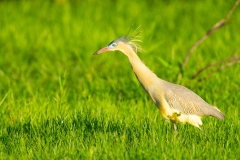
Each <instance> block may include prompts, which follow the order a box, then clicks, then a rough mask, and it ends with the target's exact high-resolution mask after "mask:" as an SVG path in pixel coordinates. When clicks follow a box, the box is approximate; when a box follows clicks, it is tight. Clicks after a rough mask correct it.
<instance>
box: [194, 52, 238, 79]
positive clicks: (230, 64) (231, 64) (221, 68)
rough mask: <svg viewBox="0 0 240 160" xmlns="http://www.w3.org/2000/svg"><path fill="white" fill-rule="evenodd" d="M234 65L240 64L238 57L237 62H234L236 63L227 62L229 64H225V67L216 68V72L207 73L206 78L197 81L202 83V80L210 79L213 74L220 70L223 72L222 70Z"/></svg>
mask: <svg viewBox="0 0 240 160" xmlns="http://www.w3.org/2000/svg"><path fill="white" fill-rule="evenodd" d="M235 64H240V57H238V60H236V61H232V62H229V63H227V64H226V65H223V66H221V67H219V68H217V69H216V70H214V71H213V72H211V73H209V74H208V75H207V76H205V77H203V78H201V79H199V80H198V81H203V80H205V79H207V78H209V77H211V76H212V75H213V74H214V73H216V72H219V71H222V70H224V69H226V68H228V67H231V66H233V65H235Z"/></svg>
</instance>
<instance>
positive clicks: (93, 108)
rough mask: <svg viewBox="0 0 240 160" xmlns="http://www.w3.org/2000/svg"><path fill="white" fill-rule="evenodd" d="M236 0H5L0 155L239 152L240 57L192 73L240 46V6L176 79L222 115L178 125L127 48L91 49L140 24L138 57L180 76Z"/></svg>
mask: <svg viewBox="0 0 240 160" xmlns="http://www.w3.org/2000/svg"><path fill="white" fill-rule="evenodd" d="M233 3H234V1H231V2H225V1H222V2H219V1H218V3H214V2H209V1H197V2H195V1H194V2H189V1H172V2H165V1H163V2H162V1H152V2H149V1H131V2H129V1H117V2H115V1H110V0H109V1H106V2H100V1H96V2H94V1H81V2H77V1H65V2H64V1H63V3H60V2H59V1H34V2H30V1H0V15H1V16H0V117H1V121H0V159H16V158H18V159H239V157H240V156H239V154H238V153H240V149H239V148H240V145H239V143H240V142H239V141H240V136H239V134H238V132H239V131H240V127H239V126H240V120H239V119H240V117H239V102H238V101H239V100H238V99H239V98H238V97H240V94H239V90H240V88H239V86H240V83H239V75H238V73H239V71H240V67H239V65H235V66H232V67H230V68H228V69H225V70H223V71H222V72H219V73H216V74H214V75H212V76H211V77H210V78H209V79H207V80H206V81H203V82H198V81H196V80H190V77H191V76H192V75H193V74H194V73H196V71H197V70H199V69H200V68H202V67H203V66H205V65H207V64H208V63H210V62H217V61H220V60H223V59H224V58H227V57H229V56H230V55H231V54H232V53H233V51H234V49H236V48H237V47H238V46H239V42H240V36H238V33H239V31H238V30H239V22H240V19H239V18H240V17H239V16H237V15H238V14H239V8H238V9H237V10H236V11H235V13H234V14H233V15H232V19H231V23H230V24H228V25H227V26H226V27H224V28H223V29H221V30H219V31H217V32H216V33H215V34H214V35H212V36H211V37H209V39H207V40H206V41H205V42H204V43H203V44H202V45H200V46H199V48H198V49H197V50H196V51H195V52H194V54H193V56H192V57H191V59H190V61H189V63H188V64H187V66H186V68H185V70H184V74H183V77H182V78H181V79H180V81H179V83H180V84H182V85H185V86H187V87H189V88H191V89H192V90H194V91H195V92H196V93H197V94H199V95H200V96H202V97H203V98H204V99H206V100H207V101H208V102H209V103H211V104H213V105H216V106H218V108H220V109H221V111H223V112H224V113H225V115H226V119H225V120H224V121H219V120H217V119H214V118H212V117H206V118H203V123H204V125H203V127H202V128H203V131H200V130H198V129H196V128H194V127H192V126H190V125H187V124H186V125H184V124H179V125H178V132H177V133H175V132H173V126H172V124H171V123H170V122H167V121H165V120H164V119H163V118H162V117H161V115H160V113H159V111H158V109H157V108H156V107H155V105H154V104H153V102H152V101H151V100H150V98H149V97H148V96H147V95H146V93H145V92H144V90H143V89H142V88H141V85H140V84H139V83H138V81H137V79H136V78H135V75H134V74H133V73H132V71H131V66H130V64H129V62H128V59H127V58H126V57H125V56H124V55H123V54H121V53H120V52H109V53H105V54H102V55H99V56H92V54H93V53H94V52H95V51H96V50H98V49H100V48H101V47H104V46H105V45H107V44H108V43H109V42H111V41H112V40H113V39H115V38H117V37H120V36H122V35H125V34H126V33H127V31H128V30H129V28H130V27H131V25H132V24H133V28H137V27H138V26H139V25H141V27H140V30H142V32H141V34H140V36H141V37H140V39H141V40H142V41H143V42H142V43H140V44H141V45H142V47H143V49H144V52H142V53H139V56H140V58H141V59H142V60H143V61H144V63H145V64H146V65H147V66H149V68H150V69H152V70H153V71H154V72H155V73H156V74H157V75H158V76H159V77H161V78H163V79H165V80H167V81H171V82H175V80H176V77H177V74H178V72H179V71H180V69H179V66H180V63H181V62H182V61H183V59H184V56H185V55H186V53H187V52H188V50H189V48H190V47H191V46H192V45H193V44H194V43H195V42H196V41H197V40H198V39H199V38H200V37H201V36H202V35H203V34H204V33H205V32H206V30H207V29H209V28H210V27H211V26H212V25H213V24H214V23H216V22H217V21H219V20H220V19H221V18H223V17H224V16H225V15H226V14H227V12H228V10H229V9H230V8H231V6H232V5H233ZM236 53H237V54H239V51H238V50H237V52H236Z"/></svg>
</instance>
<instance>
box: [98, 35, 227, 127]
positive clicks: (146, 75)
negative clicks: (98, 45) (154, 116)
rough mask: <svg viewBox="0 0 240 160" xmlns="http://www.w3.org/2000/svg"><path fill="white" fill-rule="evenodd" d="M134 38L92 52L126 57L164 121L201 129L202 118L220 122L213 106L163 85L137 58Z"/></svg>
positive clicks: (220, 116) (177, 87)
mask: <svg viewBox="0 0 240 160" xmlns="http://www.w3.org/2000/svg"><path fill="white" fill-rule="evenodd" d="M136 37H137V35H135V36H129V37H127V36H122V37H120V38H117V39H115V40H113V41H112V42H111V43H109V44H108V45H107V46H106V47H104V48H102V49H100V50H98V51H96V52H95V53H94V55H98V54H101V53H104V52H108V51H116V50H118V51H120V52H122V53H123V54H125V55H126V56H127V57H128V60H129V62H130V64H131V66H132V70H133V72H134V73H135V75H136V77H137V79H138V81H139V82H140V84H141V85H142V87H143V88H144V90H145V91H146V92H147V94H148V95H149V96H150V97H151V99H152V100H153V102H154V103H155V104H156V106H157V107H158V109H159V110H160V113H161V115H162V116H163V118H164V119H166V120H168V121H171V122H172V123H173V127H174V130H175V131H176V130H177V125H176V124H177V123H188V124H191V125H193V126H195V127H197V128H199V129H200V130H201V127H200V126H201V125H202V120H201V118H202V117H203V116H212V117H215V118H218V119H220V120H223V119H224V114H223V113H222V112H221V111H220V110H219V109H218V108H217V107H215V106H213V105H210V104H208V103H207V102H206V101H205V100H203V99H202V98H201V97H200V96H198V95H197V94H196V93H194V92H193V91H191V90H190V89H188V88H186V87H184V86H181V85H178V84H174V83H170V82H167V81H165V80H163V79H161V78H159V77H158V76H157V75H156V74H154V73H153V72H152V71H151V70H150V69H149V68H148V67H147V66H146V65H145V64H144V63H143V62H142V60H141V59H140V58H139V56H138V55H137V52H138V51H141V46H140V45H139V44H138V43H137V42H136V41H138V39H136Z"/></svg>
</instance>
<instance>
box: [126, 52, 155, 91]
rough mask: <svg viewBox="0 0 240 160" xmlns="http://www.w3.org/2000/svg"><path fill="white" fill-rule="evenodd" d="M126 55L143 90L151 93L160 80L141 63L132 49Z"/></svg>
mask: <svg viewBox="0 0 240 160" xmlns="http://www.w3.org/2000/svg"><path fill="white" fill-rule="evenodd" d="M126 55H127V56H128V59H129V61H130V63H131V66H132V68H133V71H134V73H135V75H136V77H137V79H138V80H139V82H140V83H141V85H142V86H143V88H144V89H145V90H146V91H147V92H149V90H151V88H152V87H153V85H154V84H155V83H156V82H158V79H159V78H158V77H157V76H156V75H155V74H154V73H153V72H152V71H151V70H150V69H149V68H148V67H147V66H146V65H145V64H144V63H143V62H142V61H141V59H140V58H139V57H138V55H137V54H136V53H135V52H134V51H133V50H132V49H130V50H128V53H127V54H126Z"/></svg>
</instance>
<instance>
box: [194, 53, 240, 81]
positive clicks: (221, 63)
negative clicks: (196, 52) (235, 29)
mask: <svg viewBox="0 0 240 160" xmlns="http://www.w3.org/2000/svg"><path fill="white" fill-rule="evenodd" d="M235 53H236V49H235V50H234V52H233V54H232V55H231V56H230V57H229V58H227V59H224V60H222V61H219V62H216V63H210V64H208V65H206V66H205V67H203V68H202V69H200V70H199V71H197V73H195V74H194V75H193V76H192V79H195V78H197V77H198V76H199V75H200V74H201V73H203V72H204V71H206V70H207V69H209V68H212V67H216V66H219V65H223V64H226V63H232V62H235V61H239V60H240V56H235Z"/></svg>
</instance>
